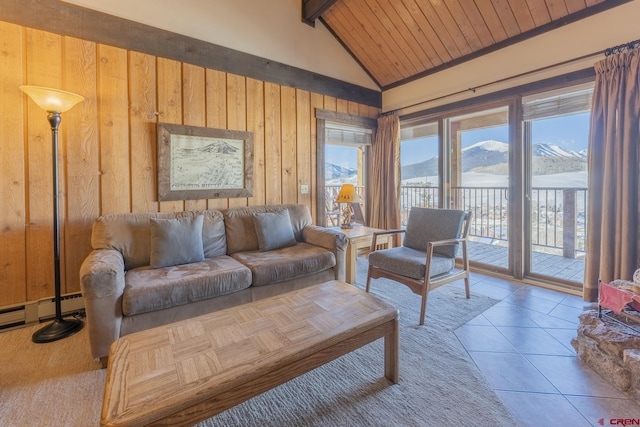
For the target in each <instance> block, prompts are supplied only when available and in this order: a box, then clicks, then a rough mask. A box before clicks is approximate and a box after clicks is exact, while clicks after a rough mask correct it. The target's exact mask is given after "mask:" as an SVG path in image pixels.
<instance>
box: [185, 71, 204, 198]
mask: <svg viewBox="0 0 640 427" xmlns="http://www.w3.org/2000/svg"><path fill="white" fill-rule="evenodd" d="M182 121H183V123H184V124H185V125H188V126H200V127H205V126H206V125H207V109H206V103H205V77H204V68H202V67H198V66H196V65H190V64H182ZM184 207H185V209H187V210H194V209H206V208H207V200H206V199H202V200H185V202H184Z"/></svg>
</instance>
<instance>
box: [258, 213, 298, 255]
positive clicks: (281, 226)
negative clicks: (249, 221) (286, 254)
mask: <svg viewBox="0 0 640 427" xmlns="http://www.w3.org/2000/svg"><path fill="white" fill-rule="evenodd" d="M253 225H254V226H255V228H256V235H257V236H258V246H259V248H260V250H261V251H263V252H265V251H271V250H274V249H280V248H286V247H287V246H293V245H295V244H296V238H295V236H294V235H293V227H292V226H291V219H290V218H289V211H288V210H287V209H282V210H281V211H280V212H263V213H254V214H253Z"/></svg>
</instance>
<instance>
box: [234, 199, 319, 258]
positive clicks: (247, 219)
mask: <svg viewBox="0 0 640 427" xmlns="http://www.w3.org/2000/svg"><path fill="white" fill-rule="evenodd" d="M283 209H286V210H288V211H289V220H290V221H291V227H292V228H293V235H294V236H295V238H296V241H298V242H301V241H303V239H302V230H303V229H304V228H305V227H306V226H307V225H311V224H312V220H311V213H310V212H309V208H308V207H307V206H306V205H301V204H295V205H294V204H291V205H273V206H249V207H241V208H232V209H227V210H223V211H222V212H223V213H224V225H225V227H226V230H227V253H228V254H229V255H231V254H234V253H236V252H246V251H257V250H258V249H259V248H260V244H259V242H258V236H257V234H256V227H255V224H254V222H253V214H254V213H264V212H280V211H282V210H283Z"/></svg>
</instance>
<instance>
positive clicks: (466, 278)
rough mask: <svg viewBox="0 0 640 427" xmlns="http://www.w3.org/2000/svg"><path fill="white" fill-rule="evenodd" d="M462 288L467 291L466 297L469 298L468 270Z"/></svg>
mask: <svg viewBox="0 0 640 427" xmlns="http://www.w3.org/2000/svg"><path fill="white" fill-rule="evenodd" d="M464 290H465V292H466V293H467V299H469V298H471V292H470V291H469V272H467V275H466V276H464Z"/></svg>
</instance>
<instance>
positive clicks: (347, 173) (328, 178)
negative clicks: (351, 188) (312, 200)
mask: <svg viewBox="0 0 640 427" xmlns="http://www.w3.org/2000/svg"><path fill="white" fill-rule="evenodd" d="M357 178H358V170H357V169H354V168H350V167H343V166H338V165H336V164H333V163H329V162H325V164H324V181H325V183H326V185H341V184H356V183H357V181H358V179H357Z"/></svg>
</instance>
